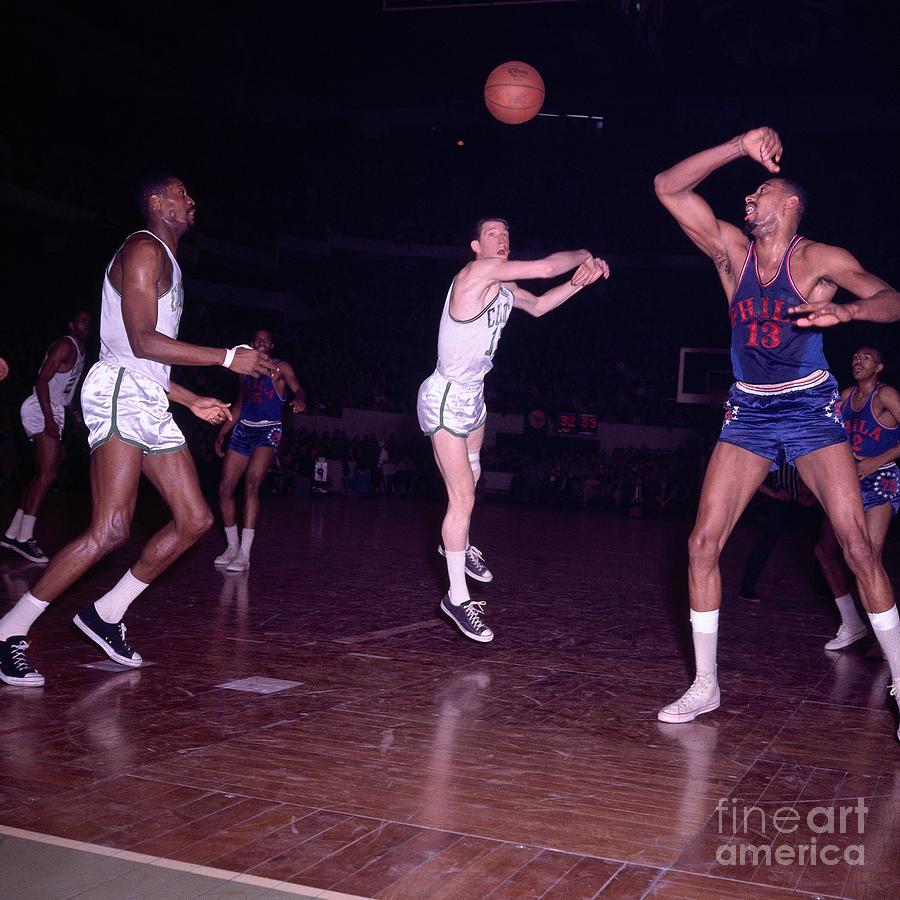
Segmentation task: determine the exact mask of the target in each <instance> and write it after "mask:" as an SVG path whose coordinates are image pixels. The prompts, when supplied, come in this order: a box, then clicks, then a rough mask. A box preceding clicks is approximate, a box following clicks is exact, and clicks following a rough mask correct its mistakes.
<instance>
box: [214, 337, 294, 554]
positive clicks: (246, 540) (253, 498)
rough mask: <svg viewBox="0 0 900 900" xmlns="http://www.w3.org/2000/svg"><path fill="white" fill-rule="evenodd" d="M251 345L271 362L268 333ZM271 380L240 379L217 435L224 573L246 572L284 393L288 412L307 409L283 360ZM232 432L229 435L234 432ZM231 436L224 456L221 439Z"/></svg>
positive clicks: (266, 377)
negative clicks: (240, 520) (240, 514)
mask: <svg viewBox="0 0 900 900" xmlns="http://www.w3.org/2000/svg"><path fill="white" fill-rule="evenodd" d="M250 346H251V347H253V348H254V349H255V350H258V351H259V352H260V353H265V354H267V355H268V356H270V357H271V354H272V348H273V347H274V346H275V341H274V340H273V338H272V333H271V332H270V331H266V330H265V329H263V328H261V329H259V330H258V331H257V332H256V333H255V334H254V335H253V340H252V341H251V342H250ZM272 367H273V372H272V375H271V376H270V375H260V376H258V377H255V376H253V375H244V376H243V377H242V378H241V387H240V391H239V393H238V397H237V400H235V402H234V404H233V405H232V407H231V418H230V419H229V420H228V421H226V422H225V424H224V425H223V426H222V428H221V430H220V431H219V433H218V435H216V453H217V454H218V455H219V456H224V457H225V462H224V464H223V466H222V480H221V482H220V483H219V507H220V508H221V510H222V522H223V524H224V526H225V539H226V541H227V542H228V546H227V547H226V548H225V552H224V553H223V554H222V555H221V556H219V557H217V558H216V560H215V565H216V566H217V567H219V568H224V569H225V570H226V571H228V572H246V571H247V569H249V568H250V548H251V547H252V546H253V538H254V536H255V535H256V517H257V515H258V514H259V488H260V485H261V484H262V482H263V479H264V478H265V477H266V473H267V472H268V471H269V468H270V467H271V465H272V462H273V461H274V459H275V454H276V453H277V451H278V445H279V444H280V443H281V413H282V410H283V408H284V404H285V403H286V402H287V389H288V388H290V390H291V391H292V392H293V394H294V398H293V400H291V411H292V412H294V413H302V412H303V411H304V410H305V409H306V394H305V392H304V391H303V388H302V387H300V382H299V381H298V380H297V376H296V374H295V373H294V369H293V366H291V364H290V363H287V362H285V361H284V360H276V359H272ZM232 429H233V430H232ZM229 433H230V434H231V440H230V441H229V443H228V451H227V453H226V452H225V449H224V447H225V440H226V439H227V438H228V435H229ZM241 478H243V479H244V529H243V531H242V532H241V537H240V542H238V528H237V513H236V509H235V502H234V492H235V490H236V489H237V486H238V482H239V481H240V480H241Z"/></svg>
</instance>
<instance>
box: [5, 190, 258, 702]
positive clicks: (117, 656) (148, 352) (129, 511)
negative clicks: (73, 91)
mask: <svg viewBox="0 0 900 900" xmlns="http://www.w3.org/2000/svg"><path fill="white" fill-rule="evenodd" d="M138 199H139V203H140V207H141V212H142V213H143V215H144V218H145V221H146V227H145V228H144V229H143V230H141V231H138V232H135V233H134V234H132V235H130V236H129V237H128V238H127V239H126V241H125V243H124V244H123V245H122V246H121V247H120V248H119V250H117V251H116V254H115V255H114V256H113V259H112V261H111V263H110V264H109V267H108V268H107V270H106V273H105V276H104V279H103V288H102V294H101V318H100V359H99V361H98V362H97V363H96V364H95V365H94V366H93V368H92V369H91V371H90V372H89V373H88V375H87V377H86V378H85V381H84V385H83V386H82V389H81V409H82V415H83V417H84V421H85V424H86V425H87V427H88V431H89V436H88V443H89V444H90V447H91V497H92V500H93V513H92V516H91V523H90V525H89V526H88V529H87V531H85V532H84V533H83V534H82V535H80V536H79V537H77V538H76V539H75V540H74V541H72V542H71V543H70V544H69V545H68V546H67V547H65V548H64V549H62V550H60V552H59V553H58V554H57V555H56V556H55V557H54V558H53V560H52V562H51V563H50V565H49V566H48V567H47V570H46V572H45V573H44V575H43V577H42V578H40V580H38V582H37V583H36V584H35V585H34V587H33V588H32V589H31V590H30V591H27V592H26V593H25V594H24V595H23V596H22V597H21V598H20V599H19V601H18V603H16V605H15V606H14V607H13V608H12V609H11V610H10V611H9V612H7V613H6V615H4V616H3V617H2V618H0V680H2V681H4V682H6V683H7V684H13V685H19V686H22V687H40V686H41V685H43V684H44V676H43V675H41V674H40V673H39V672H38V671H37V670H36V669H35V668H34V666H32V665H31V664H30V662H29V661H28V658H27V656H26V654H25V651H26V650H27V649H28V640H27V635H28V631H29V629H30V628H31V626H32V625H33V623H34V621H35V620H36V619H37V618H38V616H40V614H41V613H42V612H43V611H44V610H45V609H46V608H47V606H48V605H49V604H50V602H51V601H53V600H55V599H56V598H57V597H59V596H60V594H62V593H63V591H65V590H66V589H67V588H68V587H69V586H70V585H72V584H73V583H74V582H75V581H76V580H77V579H78V578H80V577H81V576H82V575H83V574H84V573H85V572H86V571H87V570H88V569H90V568H91V566H93V565H94V564H95V563H97V562H99V561H100V560H101V559H103V557H105V556H106V555H107V554H108V553H110V552H111V551H112V550H114V549H116V548H117V547H121V546H122V545H123V544H124V543H125V542H126V541H127V540H128V535H129V530H130V527H131V519H132V516H133V515H134V508H135V504H136V502H137V495H138V484H139V481H140V477H141V475H142V474H143V475H146V476H147V478H148V480H149V481H150V482H151V483H152V484H153V486H154V487H155V488H156V489H157V490H158V491H159V493H160V494H161V495H162V498H163V500H165V502H166V503H167V505H168V506H169V509H170V510H171V511H172V521H171V522H169V523H168V524H167V525H165V526H164V527H163V528H162V529H161V530H160V531H158V532H157V533H156V534H155V535H153V537H151V538H150V540H149V541H148V542H147V544H146V545H145V546H144V549H143V551H142V552H141V555H140V558H139V559H138V560H137V562H136V563H135V564H134V565H133V566H132V567H131V569H130V570H129V571H127V572H126V573H125V575H124V576H123V577H122V579H121V580H120V581H119V582H118V583H117V584H116V585H115V586H114V587H113V588H112V590H110V591H109V592H108V593H106V594H105V595H104V596H103V597H101V598H100V599H99V600H97V601H96V602H95V603H89V604H88V605H87V606H85V607H84V608H83V609H81V610H80V611H79V613H78V614H77V615H76V616H75V619H74V624H75V625H76V627H78V628H79V629H80V630H81V631H82V632H83V633H84V634H85V635H86V636H87V637H88V638H89V639H90V640H91V641H93V642H94V643H95V644H97V646H98V647H99V648H100V649H101V650H102V651H103V652H104V653H106V655H107V656H109V657H110V659H113V660H115V661H116V662H118V663H120V664H121V665H124V666H132V667H135V666H139V665H141V662H142V659H141V656H140V654H138V653H137V652H135V651H134V650H133V649H132V648H131V647H130V646H129V645H128V643H127V641H126V640H125V625H124V624H123V623H122V618H123V616H124V615H125V611H126V610H127V609H128V607H129V605H130V604H131V603H132V601H133V600H134V599H135V598H136V597H137V596H138V595H139V594H140V593H141V592H142V591H143V590H145V589H146V588H147V587H148V585H149V584H150V582H151V581H152V580H153V579H154V578H156V576H157V575H159V574H160V573H162V572H164V571H165V570H166V569H167V568H168V567H169V566H170V565H171V564H172V563H173V562H174V561H175V560H176V559H178V557H179V556H181V554H182V553H184V551H185V550H187V549H188V548H189V547H190V546H191V545H192V544H193V543H194V542H195V541H196V540H197V539H198V538H199V537H200V536H201V535H202V534H203V533H204V532H205V531H206V530H207V529H208V528H209V527H210V526H211V525H212V523H213V517H212V513H211V512H210V510H209V507H208V506H207V504H206V501H205V500H204V499H203V494H202V493H201V491H200V483H199V480H198V478H197V470H196V468H195V467H194V462H193V459H192V458H191V455H190V453H189V452H188V449H187V447H186V446H185V441H184V435H182V433H181V431H180V430H179V428H178V426H177V425H176V424H175V422H174V420H173V419H172V414H171V412H170V411H169V404H170V403H171V402H175V403H181V404H182V405H184V406H187V407H188V409H190V410H191V412H193V413H194V415H196V416H197V417H199V418H201V419H203V420H204V421H205V422H210V423H212V424H215V425H220V424H221V423H222V422H224V421H225V419H227V418H228V416H229V415H230V413H229V410H228V404H227V403H224V402H222V401H221V400H215V399H213V398H211V397H198V396H197V395H196V394H194V393H192V392H191V391H189V390H187V389H186V388H184V387H181V386H180V385H177V384H175V383H174V382H172V381H170V380H169V369H170V367H171V366H172V365H176V364H177V365H195V366H225V367H226V368H229V369H231V370H232V371H234V372H238V373H239V374H243V375H263V374H266V375H268V374H271V365H270V362H269V358H268V356H266V354H265V353H260V352H259V351H258V350H253V349H251V348H249V347H247V348H243V347H233V348H231V349H230V350H220V349H215V348H213V347H198V346H195V345H193V344H187V343H185V342H184V341H179V340H177V334H178V325H179V322H180V319H181V310H182V305H183V296H184V294H183V289H182V278H181V269H180V267H179V265H178V262H177V261H176V259H175V254H176V252H177V250H178V243H179V241H180V240H181V238H182V236H183V235H184V234H185V233H186V232H187V231H188V230H190V229H191V228H192V227H193V225H194V215H195V213H194V201H193V200H192V199H191V198H190V196H189V195H188V192H187V189H186V188H185V186H184V184H183V183H182V182H181V180H180V179H178V178H175V177H173V176H170V175H159V176H151V177H148V178H147V179H145V180H144V182H143V183H142V184H141V186H140V188H139V191H138Z"/></svg>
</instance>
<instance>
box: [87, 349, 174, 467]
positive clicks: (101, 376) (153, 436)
mask: <svg viewBox="0 0 900 900" xmlns="http://www.w3.org/2000/svg"><path fill="white" fill-rule="evenodd" d="M81 414H82V416H83V417H84V424H85V425H87V427H88V432H89V434H88V443H89V444H90V446H91V450H96V449H97V448H98V447H99V446H100V445H101V444H105V443H106V442H107V441H108V440H109V439H110V438H112V437H117V438H118V439H119V440H120V441H123V442H124V443H126V444H133V445H134V446H135V447H140V448H141V450H143V451H144V453H171V452H173V451H175V450H180V449H181V448H182V447H183V446H184V445H185V441H184V435H183V434H182V433H181V429H180V428H179V427H178V426H177V425H176V424H175V420H174V419H173V418H172V413H171V412H170V411H169V397H168V395H167V394H166V392H165V391H164V390H163V388H162V385H159V384H157V383H156V382H155V381H153V380H152V379H151V378H148V377H147V376H146V375H141V374H140V373H139V372H133V371H131V369H123V368H121V367H120V366H113V365H110V364H109V363H106V362H102V361H101V362H97V363H94V365H93V366H92V367H91V370H90V372H88V373H87V377H86V378H85V379H84V384H83V385H82V386H81Z"/></svg>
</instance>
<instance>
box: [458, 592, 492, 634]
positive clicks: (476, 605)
mask: <svg viewBox="0 0 900 900" xmlns="http://www.w3.org/2000/svg"><path fill="white" fill-rule="evenodd" d="M485 603H487V600H470V601H469V602H468V603H465V604H463V605H464V606H465V610H466V616H467V617H468V619H469V622H470V623H471V625H472V627H473V628H474V629H475V630H476V631H477V630H479V629H481V628H487V626H486V625H485V624H484V622H482V621H481V616H483V615H484V605H485Z"/></svg>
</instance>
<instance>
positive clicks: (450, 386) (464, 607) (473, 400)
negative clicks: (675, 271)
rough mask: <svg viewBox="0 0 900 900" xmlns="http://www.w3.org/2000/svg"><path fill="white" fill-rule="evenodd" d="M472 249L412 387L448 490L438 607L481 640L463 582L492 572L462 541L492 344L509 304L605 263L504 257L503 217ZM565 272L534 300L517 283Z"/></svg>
mask: <svg viewBox="0 0 900 900" xmlns="http://www.w3.org/2000/svg"><path fill="white" fill-rule="evenodd" d="M470 246H471V248H472V251H473V252H474V254H475V259H474V260H473V261H472V262H470V263H469V264H468V265H466V266H465V267H464V268H463V269H462V270H461V271H460V272H459V273H458V274H457V276H456V277H455V278H454V279H453V282H452V283H451V285H450V289H449V291H448V292H447V299H446V301H445V302H444V311H443V313H442V315H441V324H440V331H439V333H438V362H437V368H436V369H435V371H434V373H433V374H432V375H430V376H429V377H428V378H426V379H425V381H424V382H422V385H421V386H420V388H419V399H418V404H417V412H418V416H419V426H420V427H421V429H422V431H423V432H424V433H425V434H427V435H429V436H430V437H431V443H432V449H433V450H434V458H435V460H436V461H437V466H438V469H439V470H440V473H441V477H442V478H443V479H444V485H445V487H446V488H447V498H448V503H447V513H446V515H445V516H444V522H443V526H442V528H441V537H442V539H443V543H442V545H441V547H440V548H439V552H441V553H442V554H443V555H444V556H445V557H446V559H447V574H448V576H449V579H450V590H449V591H448V592H447V594H446V595H445V596H444V598H443V599H442V600H441V603H440V609H441V610H442V611H443V612H444V613H446V615H447V616H448V617H449V618H450V620H451V621H452V622H453V624H454V625H456V627H457V628H459V630H460V631H461V632H462V633H463V634H464V635H465V636H466V637H468V638H471V639H472V640H474V641H481V642H487V641H490V640H493V637H494V633H493V632H492V631H491V629H490V628H488V626H487V625H486V624H485V623H484V621H483V619H482V618H481V617H482V616H483V615H484V601H483V600H482V601H475V600H472V599H471V598H470V596H469V590H468V587H467V586H466V575H467V574H468V575H469V576H470V577H472V578H475V579H477V580H479V581H490V580H491V578H492V577H493V576H492V575H491V573H490V572H489V571H488V569H487V567H486V566H485V564H484V560H483V557H482V555H481V553H480V551H478V550H477V548H475V547H472V546H471V544H469V521H470V519H471V517H472V508H473V506H474V504H475V485H476V484H477V482H478V477H479V475H480V474H481V463H480V453H481V445H482V443H483V441H484V423H485V419H486V418H487V410H486V409H485V405H484V377H485V375H487V373H488V372H490V370H491V369H492V368H493V359H494V354H495V353H496V351H497V343H498V341H499V340H500V334H501V332H502V331H503V327H504V325H505V324H506V321H507V319H508V318H509V314H510V311H511V310H512V309H513V308H517V309H523V310H525V312H527V313H530V314H531V315H533V316H542V315H544V314H545V313H548V312H550V310H552V309H555V308H556V307H557V306H559V305H560V304H562V303H565V302H566V300H568V299H569V298H570V297H572V296H573V295H574V294H577V293H578V291H580V290H581V289H582V288H583V287H586V286H587V285H589V284H592V283H593V282H595V281H596V280H597V279H598V278H608V277H609V266H607V264H606V263H605V262H604V261H603V260H602V259H596V258H594V257H593V256H592V255H591V254H590V253H589V252H588V251H587V250H566V251H562V252H560V253H553V254H551V255H550V256H547V257H545V258H544V259H535V260H511V259H509V226H508V224H507V222H506V221H505V220H504V219H497V218H487V219H482V220H481V221H479V222H478V224H477V225H476V226H475V234H474V240H473V241H472V242H471V245H470ZM573 269H574V270H575V271H574V274H573V275H572V278H571V279H570V280H569V281H566V282H564V283H563V284H560V285H557V286H556V287H554V288H551V289H550V290H549V291H547V292H546V293H544V294H542V295H540V296H536V295H535V294H532V293H530V292H529V291H527V290H525V289H524V288H522V287H519V285H518V284H516V281H517V280H518V279H523V280H524V279H531V278H555V277H557V276H559V275H563V274H565V273H566V272H570V271H572V270H573Z"/></svg>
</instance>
